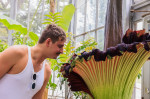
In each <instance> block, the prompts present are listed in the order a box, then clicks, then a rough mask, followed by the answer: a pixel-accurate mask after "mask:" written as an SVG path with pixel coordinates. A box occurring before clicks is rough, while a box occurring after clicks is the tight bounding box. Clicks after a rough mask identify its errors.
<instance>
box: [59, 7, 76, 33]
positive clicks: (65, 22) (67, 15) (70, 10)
mask: <svg viewBox="0 0 150 99" xmlns="http://www.w3.org/2000/svg"><path fill="white" fill-rule="evenodd" d="M74 12H75V7H74V6H73V5H72V4H69V5H67V6H65V7H64V9H63V11H62V18H61V24H60V25H59V26H61V27H62V28H63V29H64V31H66V32H67V31H68V28H69V25H70V21H71V19H72V16H73V14H74Z"/></svg>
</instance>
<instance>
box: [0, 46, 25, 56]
mask: <svg viewBox="0 0 150 99" xmlns="http://www.w3.org/2000/svg"><path fill="white" fill-rule="evenodd" d="M26 51H27V46H25V45H14V46H10V47H9V48H7V49H6V50H4V51H3V52H2V53H1V54H9V55H15V56H22V55H24V54H25V52H26Z"/></svg>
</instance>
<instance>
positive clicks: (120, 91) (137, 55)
mask: <svg viewBox="0 0 150 99" xmlns="http://www.w3.org/2000/svg"><path fill="white" fill-rule="evenodd" d="M143 32H144V31H132V30H128V31H127V32H126V34H125V36H124V37H123V41H124V43H122V44H118V45H117V46H115V47H111V48H108V49H107V51H106V52H105V51H100V50H99V49H93V50H92V51H91V52H83V53H82V54H81V55H80V56H77V55H76V54H75V55H73V57H72V58H71V60H70V61H69V63H67V64H65V66H70V67H69V69H67V70H68V71H69V72H66V70H65V69H64V68H63V69H62V70H61V71H62V72H63V71H65V73H64V74H63V75H65V77H67V78H68V82H69V85H70V86H71V90H72V91H84V92H86V93H88V94H90V95H91V97H93V98H94V99H131V96H132V91H133V87H134V83H135V81H136V77H137V75H138V73H139V71H140V70H141V67H142V66H143V64H144V63H145V62H146V61H147V59H148V58H149V57H150V51H149V49H150V41H149V40H150V37H149V34H146V33H145V34H144V33H143ZM81 82H82V83H81ZM78 87H79V88H78Z"/></svg>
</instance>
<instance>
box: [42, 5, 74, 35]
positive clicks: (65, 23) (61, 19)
mask: <svg viewBox="0 0 150 99" xmlns="http://www.w3.org/2000/svg"><path fill="white" fill-rule="evenodd" d="M74 12H75V7H74V6H73V5H72V4H69V5H67V6H65V7H64V9H63V11H62V12H61V13H60V12H57V13H54V14H53V13H52V12H49V14H48V15H45V16H47V17H48V19H45V20H44V21H45V22H44V23H43V24H51V23H54V24H57V25H58V26H60V27H61V28H62V29H63V30H64V31H65V32H67V31H68V28H69V25H70V21H71V19H72V16H73V14H74Z"/></svg>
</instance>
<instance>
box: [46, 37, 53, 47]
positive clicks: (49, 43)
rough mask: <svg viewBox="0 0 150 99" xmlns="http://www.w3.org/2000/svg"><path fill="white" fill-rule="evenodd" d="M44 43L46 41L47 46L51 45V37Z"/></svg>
mask: <svg viewBox="0 0 150 99" xmlns="http://www.w3.org/2000/svg"><path fill="white" fill-rule="evenodd" d="M45 43H46V46H47V47H49V46H51V45H52V39H51V38H47V39H46V42H45Z"/></svg>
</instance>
